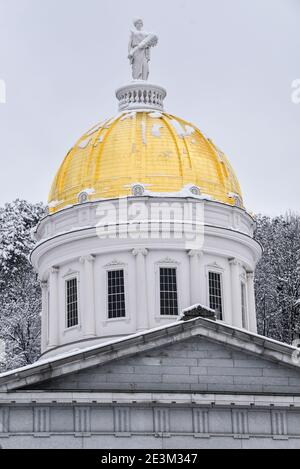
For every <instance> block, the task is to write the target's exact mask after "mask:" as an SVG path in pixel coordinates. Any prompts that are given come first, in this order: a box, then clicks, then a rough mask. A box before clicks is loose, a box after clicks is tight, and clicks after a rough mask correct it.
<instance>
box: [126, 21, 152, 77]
mask: <svg viewBox="0 0 300 469" xmlns="http://www.w3.org/2000/svg"><path fill="white" fill-rule="evenodd" d="M133 24H134V26H135V29H132V30H131V36H130V41H129V48H128V50H129V55H128V58H129V60H130V63H131V65H132V77H133V79H134V80H144V81H146V80H148V77H149V62H150V48H151V47H155V46H156V45H157V43H158V36H156V34H150V33H146V32H145V31H143V27H144V23H143V20H141V19H136V20H134V22H133Z"/></svg>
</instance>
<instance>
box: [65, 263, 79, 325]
mask: <svg viewBox="0 0 300 469" xmlns="http://www.w3.org/2000/svg"><path fill="white" fill-rule="evenodd" d="M75 278H76V280H77V308H78V324H77V325H76V326H72V327H68V307H67V282H68V281H70V280H73V279H75ZM63 279H64V298H65V304H64V316H65V318H64V320H65V328H64V331H63V333H64V334H68V333H69V332H71V331H74V330H81V327H82V322H81V304H80V301H81V295H80V288H81V282H80V272H78V271H73V272H70V273H67V274H66V275H64V276H63Z"/></svg>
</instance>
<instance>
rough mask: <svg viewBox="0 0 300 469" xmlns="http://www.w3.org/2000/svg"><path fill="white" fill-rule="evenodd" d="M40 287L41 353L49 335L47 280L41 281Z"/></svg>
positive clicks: (44, 348)
mask: <svg viewBox="0 0 300 469" xmlns="http://www.w3.org/2000/svg"><path fill="white" fill-rule="evenodd" d="M41 289H42V340H41V347H42V353H43V352H44V351H45V350H46V348H47V345H48V337H49V331H48V324H49V320H48V316H49V310H48V282H47V281H41Z"/></svg>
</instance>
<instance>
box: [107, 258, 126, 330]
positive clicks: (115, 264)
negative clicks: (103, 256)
mask: <svg viewBox="0 0 300 469" xmlns="http://www.w3.org/2000/svg"><path fill="white" fill-rule="evenodd" d="M103 269H104V270H105V293H104V296H105V321H103V324H104V327H105V325H107V324H109V323H116V322H129V321H130V318H131V312H130V303H129V276H128V264H126V263H125V262H122V261H112V262H111V263H108V264H106V265H105V266H103ZM118 270H123V272H124V290H125V317H123V318H109V316H108V314H109V311H108V272H115V271H118Z"/></svg>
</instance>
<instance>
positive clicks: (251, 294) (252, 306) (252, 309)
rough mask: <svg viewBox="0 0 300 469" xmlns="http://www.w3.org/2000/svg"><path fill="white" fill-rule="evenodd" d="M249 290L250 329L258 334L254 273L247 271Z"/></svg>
mask: <svg viewBox="0 0 300 469" xmlns="http://www.w3.org/2000/svg"><path fill="white" fill-rule="evenodd" d="M247 292H248V314H249V327H250V331H251V332H253V333H254V334H257V318H256V304H255V290H254V273H253V272H248V273H247Z"/></svg>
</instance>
